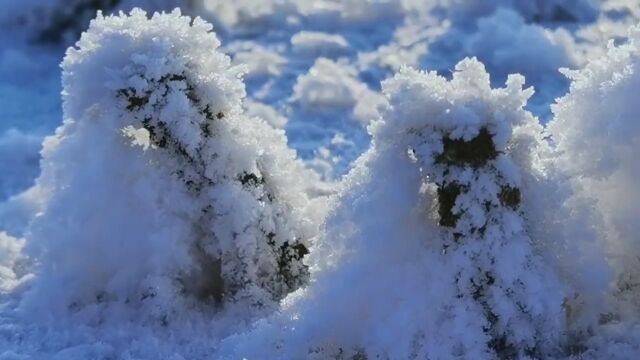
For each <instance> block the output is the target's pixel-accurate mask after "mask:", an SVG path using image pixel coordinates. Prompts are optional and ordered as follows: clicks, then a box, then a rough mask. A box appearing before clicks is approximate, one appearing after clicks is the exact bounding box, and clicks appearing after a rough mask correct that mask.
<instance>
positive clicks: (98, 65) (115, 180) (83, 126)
mask: <svg viewBox="0 0 640 360" xmlns="http://www.w3.org/2000/svg"><path fill="white" fill-rule="evenodd" d="M219 45H220V43H219V41H218V39H217V38H216V36H215V34H213V33H212V32H211V25H209V24H207V23H206V22H204V21H203V20H201V19H199V18H196V19H195V20H193V21H192V20H191V19H190V18H188V17H183V16H181V15H180V12H179V11H177V10H176V11H174V12H172V13H171V14H154V15H153V16H152V17H151V18H150V19H148V18H147V16H146V14H145V13H144V12H143V11H141V10H134V11H132V12H131V14H130V15H129V16H127V15H123V14H121V15H120V16H110V17H103V16H102V15H99V16H98V17H97V19H95V20H94V21H92V23H91V26H90V28H89V30H88V31H87V32H85V33H84V34H83V35H82V37H81V39H80V40H79V42H78V43H77V44H76V47H74V48H70V49H69V50H68V51H67V55H66V57H65V59H64V61H63V64H62V67H63V84H64V92H63V95H64V114H65V121H64V124H63V126H61V127H60V128H58V129H57V131H56V135H55V136H52V137H50V138H48V139H47V140H46V141H45V144H44V150H43V160H42V175H41V176H40V178H39V179H38V180H37V186H38V187H39V188H40V189H41V191H42V192H43V193H44V194H46V195H45V197H46V198H47V201H46V202H45V205H44V209H43V210H42V214H41V215H39V216H38V217H37V218H36V219H35V220H34V222H33V224H32V226H31V228H30V232H29V234H28V235H27V238H28V242H29V245H28V247H29V254H30V255H31V256H32V257H33V258H34V259H35V260H36V261H37V262H38V265H37V271H36V275H37V280H36V281H35V282H34V283H33V284H32V289H31V290H30V293H29V294H27V297H26V302H25V307H26V308H28V309H30V308H33V307H35V308H37V309H40V310H44V311H48V310H50V311H52V312H54V313H62V314H67V313H69V312H71V313H74V312H77V313H80V314H85V315H84V316H86V317H88V318H89V319H93V320H95V321H98V320H99V321H103V320H107V319H106V318H102V317H104V315H100V314H101V313H100V312H99V311H98V310H99V309H103V310H101V311H109V309H111V310H112V312H110V313H109V314H114V315H116V314H120V315H121V316H127V314H129V313H128V312H126V311H124V310H123V309H125V308H128V307H130V308H134V309H138V310H139V311H140V314H139V315H138V316H141V317H144V316H145V315H146V314H147V313H151V315H152V318H155V319H159V321H160V322H161V323H163V324H166V323H167V322H170V321H171V320H172V319H173V318H175V317H179V316H183V315H184V313H185V312H188V311H187V309H188V308H189V307H198V306H199V308H202V309H215V308H216V307H217V306H226V305H231V304H234V303H241V304H243V306H244V307H242V306H241V308H242V309H243V310H241V311H242V312H250V311H249V310H250V309H251V308H252V307H253V308H255V309H258V310H260V309H265V308H266V309H269V308H272V307H273V306H274V305H276V304H277V301H278V300H280V299H281V298H282V297H284V296H285V295H286V294H287V293H289V292H291V291H292V290H294V289H296V288H298V287H299V286H300V285H302V284H303V283H304V282H305V281H306V280H307V278H308V270H307V266H306V265H304V264H303V262H302V258H303V256H305V255H306V254H307V246H308V241H309V239H310V237H311V236H313V234H314V226H313V221H312V220H311V219H310V218H308V217H307V215H306V213H305V211H306V210H305V209H306V206H307V203H308V197H307V195H306V193H305V189H304V188H303V186H302V183H301V181H300V179H301V178H307V179H311V175H310V174H307V173H306V172H305V170H304V169H303V168H302V165H301V164H300V163H298V162H297V161H296V160H295V154H294V152H293V151H291V150H289V149H288V148H287V147H286V139H285V136H284V133H283V132H282V131H281V130H276V129H274V128H273V127H272V126H270V125H268V124H267V123H265V122H264V121H262V120H261V119H257V118H249V117H247V116H245V115H244V114H243V113H242V98H243V97H244V94H245V92H244V91H245V90H244V85H243V83H242V81H241V79H240V75H241V73H242V68H238V67H231V66H230V59H229V58H228V57H227V56H226V55H224V54H222V53H221V52H220V51H219V50H217V48H218V46H219ZM42 299H47V303H46V304H43V303H42ZM123 306H124V307H123ZM115 318H117V316H116V317H115Z"/></svg>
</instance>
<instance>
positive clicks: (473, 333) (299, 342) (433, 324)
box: [229, 60, 565, 359]
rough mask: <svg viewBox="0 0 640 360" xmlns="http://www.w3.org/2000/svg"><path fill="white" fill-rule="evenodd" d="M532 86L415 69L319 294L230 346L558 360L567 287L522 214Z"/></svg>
mask: <svg viewBox="0 0 640 360" xmlns="http://www.w3.org/2000/svg"><path fill="white" fill-rule="evenodd" d="M523 82H524V79H523V78H522V77H520V76H512V77H510V78H509V80H508V82H507V86H506V87H505V88H500V89H491V87H490V82H489V75H488V74H487V73H486V71H485V70H484V67H483V66H482V65H481V64H480V63H479V62H477V61H476V60H465V61H462V62H461V63H459V64H458V65H457V67H456V70H455V72H454V73H453V78H452V80H451V81H448V80H447V79H445V78H443V77H440V76H438V75H437V74H435V73H424V72H419V71H415V70H411V69H404V70H402V71H401V72H400V73H399V74H397V75H396V76H395V77H394V78H392V79H390V80H387V81H385V82H384V83H383V93H384V94H385V96H386V97H387V100H388V106H387V109H386V110H385V111H384V114H383V116H382V119H381V120H380V121H378V122H377V123H375V124H374V125H372V136H373V146H372V148H371V149H370V150H369V151H368V152H367V154H365V155H364V157H363V158H362V159H361V160H359V163H358V164H357V166H356V168H355V169H354V170H353V171H352V172H351V173H350V174H349V176H348V177H347V179H346V180H345V181H346V184H345V186H346V189H345V190H344V192H343V194H342V196H341V199H340V201H339V205H338V206H337V208H336V209H335V210H334V211H333V212H332V213H331V216H330V217H329V219H328V220H327V225H326V228H327V232H326V234H324V235H323V237H322V240H320V241H319V242H318V243H317V247H316V248H314V251H313V252H312V255H311V262H312V264H313V265H314V266H313V269H315V272H314V273H313V275H312V276H313V281H312V282H311V285H310V286H309V288H308V289H306V290H305V291H304V292H301V293H299V294H298V295H297V296H296V297H293V298H292V299H288V302H287V303H286V304H285V310H284V311H285V313H284V316H283V318H284V319H283V318H276V319H273V320H272V323H271V325H265V324H261V326H260V327H258V329H257V330H256V331H255V333H250V334H249V335H246V336H244V337H240V338H238V339H231V340H229V342H230V343H234V344H236V343H235V341H237V344H240V345H239V346H238V349H240V350H239V353H238V355H239V356H247V355H246V354H251V355H254V356H255V358H270V359H271V358H278V359H294V358H302V357H304V354H305V353H308V354H310V355H308V356H309V357H311V358H314V359H315V358H317V359H326V358H331V357H332V356H333V357H336V358H338V359H342V358H344V359H352V358H353V359H360V358H370V359H375V358H380V359H430V358H432V359H451V358H462V359H495V358H502V359H511V358H526V356H532V357H544V356H550V355H551V356H554V355H557V354H558V351H559V349H560V346H561V341H562V339H561V338H562V336H563V332H564V329H565V321H564V319H565V318H564V316H565V313H564V309H563V306H562V304H563V300H564V296H565V289H564V287H563V286H562V285H561V283H560V280H559V279H558V278H557V276H556V274H555V273H554V272H553V270H552V267H550V266H548V264H545V263H544V260H543V258H542V257H541V256H539V255H538V254H537V253H536V251H534V249H533V246H532V244H531V243H532V239H531V238H530V236H529V234H528V230H527V228H528V226H529V225H530V224H527V220H526V218H525V217H524V216H523V214H522V209H523V207H522V203H523V201H524V199H523V197H522V194H521V191H520V187H521V186H523V183H524V182H523V177H524V176H523V175H525V174H526V173H528V172H532V171H533V170H532V169H531V163H530V155H529V153H531V152H537V151H538V148H537V146H538V144H537V141H538V133H537V132H538V131H540V130H541V128H540V127H539V125H537V124H536V120H535V118H534V117H533V116H532V115H531V114H530V113H528V112H527V111H525V110H523V106H524V104H525V102H526V100H527V98H528V97H529V96H530V95H531V90H523V89H522V85H523ZM291 318H293V319H295V320H293V321H291V320H289V319H291ZM279 329H285V330H284V332H282V330H279ZM273 333H279V334H280V336H281V338H279V339H277V340H273ZM268 349H272V350H274V349H275V351H274V352H273V353H271V352H269V350H268Z"/></svg>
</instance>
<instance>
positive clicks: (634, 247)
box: [549, 27, 640, 319]
mask: <svg viewBox="0 0 640 360" xmlns="http://www.w3.org/2000/svg"><path fill="white" fill-rule="evenodd" d="M639 71H640V28H638V27H634V28H632V29H631V30H630V32H629V41H628V43H627V44H626V45H622V46H619V47H615V46H613V43H610V44H609V50H608V53H607V55H606V56H604V57H602V58H599V59H594V60H591V61H590V62H589V63H588V64H587V65H586V67H585V68H584V69H581V70H576V71H566V72H565V73H566V74H567V75H568V77H569V78H570V79H571V80H572V83H571V90H570V92H569V94H567V95H566V96H564V97H563V98H561V99H559V100H558V102H557V104H555V105H554V106H553V112H554V114H555V117H554V120H553V122H551V123H550V125H549V128H550V132H551V134H552V135H553V139H554V141H555V143H556V144H557V148H558V151H559V152H560V155H561V156H560V158H559V159H558V167H559V168H562V169H563V170H564V171H565V173H566V174H567V175H568V176H570V177H571V178H572V179H573V181H574V186H575V187H576V189H577V190H578V191H581V192H582V194H584V195H585V196H590V197H593V198H594V199H595V201H596V208H597V209H598V210H599V211H600V213H601V214H602V216H603V218H604V225H603V228H602V231H603V233H604V234H605V236H606V238H607V252H608V257H609V259H610V260H611V262H612V264H613V267H614V269H615V270H616V275H617V286H616V288H617V290H616V291H617V296H618V297H619V298H621V299H624V300H627V301H629V302H631V303H635V305H636V306H640V301H639V300H638V299H640V262H639V261H640V225H639V224H640V222H639V221H638V220H639V216H640V191H639V190H638V186H637V182H638V178H639V177H640V162H639V161H638V152H639V151H640V121H638V114H639V113H640V103H638V100H637V94H638V91H639V90H640V75H639ZM631 313H632V314H637V308H636V310H632V311H631ZM628 316H629V315H625V316H624V317H628ZM633 317H634V318H636V319H637V315H633Z"/></svg>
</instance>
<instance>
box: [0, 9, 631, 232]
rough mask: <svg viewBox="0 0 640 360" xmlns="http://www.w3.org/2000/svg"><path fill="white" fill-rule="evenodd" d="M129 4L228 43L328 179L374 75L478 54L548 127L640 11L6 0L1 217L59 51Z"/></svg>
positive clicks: (256, 107)
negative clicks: (578, 75)
mask: <svg viewBox="0 0 640 360" xmlns="http://www.w3.org/2000/svg"><path fill="white" fill-rule="evenodd" d="M134 7H140V8H142V9H144V10H146V11H147V12H149V14H151V13H152V12H154V11H172V10H173V9H174V8H180V9H181V11H182V13H183V14H187V15H191V16H200V17H202V18H204V19H205V20H207V21H209V22H211V23H212V24H213V25H214V31H215V32H216V33H217V34H218V37H219V38H220V40H221V41H222V50H223V51H225V52H226V53H227V54H229V55H230V56H231V57H232V59H233V61H234V62H235V63H238V64H240V63H241V64H246V66H247V69H248V73H247V75H246V76H245V82H246V90H247V99H246V101H245V108H246V111H247V112H248V113H250V114H252V115H255V116H260V117H262V118H264V119H265V120H266V121H268V122H269V123H270V124H272V125H273V126H274V127H277V128H281V129H283V130H284V131H286V133H287V136H288V139H289V146H290V147H291V148H294V149H295V150H296V151H297V153H298V156H299V157H301V158H302V159H304V160H305V162H306V164H307V165H308V166H309V167H310V168H312V169H314V170H316V171H317V172H318V173H319V174H321V176H322V177H323V179H325V180H326V181H328V182H331V181H334V180H336V179H339V178H340V177H341V176H342V175H344V174H345V173H346V172H347V171H348V170H349V168H350V164H351V163H352V161H353V160H354V159H355V158H357V156H358V155H360V154H361V153H362V152H363V151H364V150H366V148H367V146H368V145H369V141H370V140H369V135H368V133H367V125H368V124H369V123H370V122H372V121H375V119H376V118H377V116H378V113H379V109H380V107H381V106H383V105H384V99H383V97H382V95H380V93H379V89H380V82H381V81H383V80H384V79H385V78H388V77H390V76H393V74H394V72H395V71H397V70H398V69H399V68H400V67H402V66H412V67H416V68H419V69H422V70H429V71H437V72H438V73H440V74H441V75H443V76H445V77H448V76H449V75H450V74H451V70H452V68H453V66H454V65H455V64H456V63H457V62H458V61H459V60H460V59H462V58H464V57H468V56H475V57H477V58H479V59H480V60H481V61H482V62H483V63H484V64H485V66H486V68H487V69H488V71H489V72H490V73H491V76H492V79H491V80H492V83H493V85H494V86H502V85H503V84H504V81H505V79H506V77H507V75H508V74H510V73H520V74H523V75H524V76H525V77H526V79H527V85H529V86H533V87H535V91H536V92H535V95H534V96H533V98H532V99H531V100H530V102H529V105H528V108H529V110H531V111H532V112H533V113H534V114H535V115H537V116H538V118H539V119H540V121H541V122H543V123H544V122H546V121H547V120H548V119H549V118H550V117H551V116H552V113H551V107H550V105H551V104H552V103H553V102H554V99H555V98H556V97H559V96H561V95H563V94H564V93H566V91H567V90H568V81H567V80H566V78H565V77H564V75H562V74H561V73H560V72H559V71H558V70H559V69H560V68H579V67H580V66H582V65H583V64H584V63H585V61H586V59H587V58H589V57H593V56H597V55H600V54H602V53H604V51H605V50H606V46H607V42H608V41H609V40H612V41H614V42H615V43H620V42H623V41H624V38H625V36H626V31H627V28H628V27H629V26H630V25H634V24H636V23H637V22H638V19H639V18H640V2H639V1H637V0H602V1H598V0H343V1H339V0H48V1H45V0H22V1H16V0H0V14H1V15H0V24H1V25H2V30H3V31H2V33H1V34H0V214H2V203H3V202H5V201H6V200H8V199H9V198H10V197H12V196H14V195H17V194H20V193H21V192H23V191H25V190H26V189H28V188H29V187H30V186H31V185H32V184H33V182H34V179H35V178H36V177H37V175H38V173H39V166H38V164H39V151H40V148H41V143H42V141H43V139H44V138H45V137H46V136H47V135H50V134H52V133H53V132H54V131H55V129H56V127H57V126H59V125H60V124H61V123H62V121H63V120H64V118H63V111H62V108H63V104H62V103H61V96H60V95H61V94H60V93H61V84H60V69H59V64H60V62H61V60H62V58H63V57H64V53H65V51H66V49H67V48H68V47H69V46H73V44H74V43H75V41H77V39H78V38H79V37H80V35H81V33H82V31H83V30H85V29H86V28H87V27H88V26H89V23H90V21H91V19H92V18H94V17H95V16H96V14H97V12H98V11H102V13H103V14H104V15H105V16H106V15H108V14H112V13H117V12H119V11H125V12H128V11H130V9H132V8H134ZM5 226H7V225H6V224H5Z"/></svg>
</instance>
